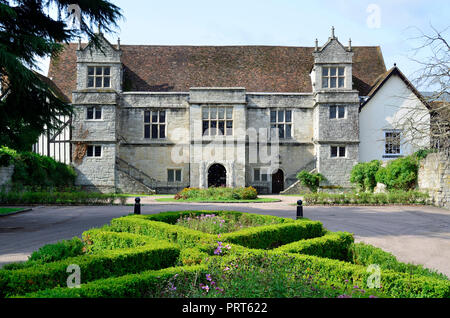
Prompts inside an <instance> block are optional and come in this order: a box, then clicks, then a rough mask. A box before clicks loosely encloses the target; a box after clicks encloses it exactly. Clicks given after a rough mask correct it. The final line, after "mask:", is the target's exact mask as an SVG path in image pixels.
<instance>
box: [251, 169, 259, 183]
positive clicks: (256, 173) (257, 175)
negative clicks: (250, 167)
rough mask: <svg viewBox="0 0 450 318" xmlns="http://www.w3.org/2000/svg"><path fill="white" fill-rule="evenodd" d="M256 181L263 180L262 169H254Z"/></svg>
mask: <svg viewBox="0 0 450 318" xmlns="http://www.w3.org/2000/svg"><path fill="white" fill-rule="evenodd" d="M253 179H254V181H260V180H261V170H260V169H255V170H254V177H253Z"/></svg>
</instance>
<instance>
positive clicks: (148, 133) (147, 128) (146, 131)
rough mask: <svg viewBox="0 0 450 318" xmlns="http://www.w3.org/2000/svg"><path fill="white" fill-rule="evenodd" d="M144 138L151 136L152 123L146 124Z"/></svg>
mask: <svg viewBox="0 0 450 318" xmlns="http://www.w3.org/2000/svg"><path fill="white" fill-rule="evenodd" d="M144 138H150V125H145V126H144Z"/></svg>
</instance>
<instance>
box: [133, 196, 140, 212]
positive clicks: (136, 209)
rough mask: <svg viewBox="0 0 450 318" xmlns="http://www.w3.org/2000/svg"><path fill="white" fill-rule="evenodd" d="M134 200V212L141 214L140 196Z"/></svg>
mask: <svg viewBox="0 0 450 318" xmlns="http://www.w3.org/2000/svg"><path fill="white" fill-rule="evenodd" d="M134 201H136V203H135V204H134V214H141V198H136V199H135V200H134Z"/></svg>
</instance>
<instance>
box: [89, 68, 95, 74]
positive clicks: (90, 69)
mask: <svg viewBox="0 0 450 318" xmlns="http://www.w3.org/2000/svg"><path fill="white" fill-rule="evenodd" d="M88 75H94V68H93V67H88Z"/></svg>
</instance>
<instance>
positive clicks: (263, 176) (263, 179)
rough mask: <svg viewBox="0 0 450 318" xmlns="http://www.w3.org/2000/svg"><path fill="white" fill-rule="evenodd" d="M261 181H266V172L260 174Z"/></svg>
mask: <svg viewBox="0 0 450 318" xmlns="http://www.w3.org/2000/svg"><path fill="white" fill-rule="evenodd" d="M261 181H267V174H265V173H263V174H261Z"/></svg>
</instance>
